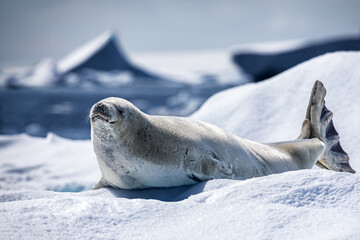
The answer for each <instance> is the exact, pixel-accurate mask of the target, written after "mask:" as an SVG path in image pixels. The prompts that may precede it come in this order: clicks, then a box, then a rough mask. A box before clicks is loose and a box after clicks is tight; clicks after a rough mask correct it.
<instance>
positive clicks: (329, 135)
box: [306, 81, 355, 173]
mask: <svg viewBox="0 0 360 240" xmlns="http://www.w3.org/2000/svg"><path fill="white" fill-rule="evenodd" d="M325 95H326V89H325V87H324V85H323V84H322V83H321V82H320V81H316V82H315V84H314V87H313V90H312V92H311V96H310V101H309V106H308V110H307V113H306V118H309V119H310V122H311V124H310V125H311V134H310V137H311V138H318V139H319V140H321V141H322V142H324V143H325V150H324V152H323V154H322V155H321V156H320V158H319V159H318V161H317V163H316V165H317V166H319V167H321V168H326V169H329V170H334V171H337V172H350V173H355V170H354V169H352V168H351V166H350V164H349V159H350V158H349V155H348V154H347V153H346V152H345V151H344V150H343V149H342V147H341V145H340V141H339V138H340V136H339V134H338V132H337V131H336V130H335V127H334V123H333V120H332V117H333V113H332V112H331V111H330V110H328V109H327V108H326V106H325V100H324V99H325Z"/></svg>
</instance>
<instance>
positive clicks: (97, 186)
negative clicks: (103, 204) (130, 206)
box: [92, 177, 110, 190]
mask: <svg viewBox="0 0 360 240" xmlns="http://www.w3.org/2000/svg"><path fill="white" fill-rule="evenodd" d="M103 187H110V185H109V184H108V183H107V182H106V181H105V179H104V178H103V177H101V178H100V180H99V182H98V183H97V184H96V185H95V186H94V187H93V189H92V190H96V189H100V188H103Z"/></svg>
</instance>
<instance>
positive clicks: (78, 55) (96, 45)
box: [57, 30, 114, 73]
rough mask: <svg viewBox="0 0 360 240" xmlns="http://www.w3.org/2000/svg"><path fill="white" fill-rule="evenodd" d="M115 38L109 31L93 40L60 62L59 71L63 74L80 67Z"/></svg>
mask: <svg viewBox="0 0 360 240" xmlns="http://www.w3.org/2000/svg"><path fill="white" fill-rule="evenodd" d="M113 37H114V33H112V32H111V31H110V30H108V31H106V32H104V33H103V34H101V35H99V36H98V37H96V38H95V39H93V40H91V41H90V42H88V43H86V44H84V45H83V46H81V47H79V48H78V49H76V50H75V51H73V52H71V53H70V54H69V55H68V56H66V57H64V58H63V59H61V60H60V61H59V62H58V65H57V68H58V71H59V72H61V73H66V72H68V71H69V70H70V69H72V68H73V67H74V66H77V65H79V64H80V63H82V62H83V61H85V60H86V59H88V58H89V57H91V55H92V54H94V52H96V51H97V50H98V49H100V48H101V47H102V46H104V45H106V43H108V42H109V41H110V40H111V39H112V38H113Z"/></svg>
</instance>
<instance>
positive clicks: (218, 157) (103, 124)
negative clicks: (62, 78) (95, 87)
mask: <svg viewBox="0 0 360 240" xmlns="http://www.w3.org/2000/svg"><path fill="white" fill-rule="evenodd" d="M90 117H91V121H92V129H91V138H92V142H93V146H94V151H95V154H96V156H97V160H98V163H99V166H100V170H101V172H102V179H101V180H100V182H99V183H98V185H97V186H96V187H95V188H99V187H103V186H107V185H110V186H112V187H118V188H123V189H136V188H151V187H173V186H181V185H189V184H194V183H196V182H199V181H204V180H209V179H214V178H229V179H247V178H252V177H258V176H265V175H268V174H272V173H280V172H285V171H290V170H298V169H304V168H311V167H312V166H313V165H314V163H315V162H316V161H317V159H318V158H319V157H320V155H321V154H322V153H323V151H324V146H325V145H324V143H323V142H322V141H320V140H319V139H316V138H313V139H298V140H295V141H290V142H283V143H273V144H261V143H256V142H253V141H249V140H246V139H243V138H240V137H238V136H235V135H233V134H231V133H229V132H226V131H224V130H222V129H220V128H218V127H216V126H214V125H211V124H208V123H205V122H201V121H197V120H193V119H190V118H182V117H168V116H152V115H148V114H145V113H143V112H141V111H140V110H139V109H138V108H136V107H135V106H134V105H132V104H131V103H130V102H128V101H126V100H124V99H121V98H107V99H104V100H102V101H100V102H98V103H96V104H95V105H94V106H93V107H92V109H91V112H90Z"/></svg>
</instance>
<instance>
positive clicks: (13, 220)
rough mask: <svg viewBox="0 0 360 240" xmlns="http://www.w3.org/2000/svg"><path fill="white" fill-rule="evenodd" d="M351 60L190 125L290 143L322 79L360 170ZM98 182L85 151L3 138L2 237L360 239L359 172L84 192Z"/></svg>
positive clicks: (331, 58)
mask: <svg viewBox="0 0 360 240" xmlns="http://www.w3.org/2000/svg"><path fill="white" fill-rule="evenodd" d="M359 62H360V53H359V52H348V53H333V54H328V55H325V56H321V57H318V58H315V59H312V60H310V61H308V62H305V63H303V64H301V65H299V66H297V67H294V68H293V69H290V70H288V71H287V72H285V73H283V74H281V75H279V76H276V77H274V78H272V79H270V80H267V81H265V82H261V83H257V84H248V85H245V86H241V87H237V88H233V89H229V90H225V91H223V92H220V93H218V94H216V95H215V96H213V97H212V98H211V99H209V100H208V101H207V102H206V103H205V104H204V106H203V107H202V108H201V109H200V110H199V111H198V112H197V113H195V114H194V115H193V117H194V118H197V119H202V120H206V121H208V122H212V123H214V124H216V125H219V126H220V127H223V128H225V129H228V130H229V131H232V132H234V133H236V134H238V135H239V136H241V137H245V138H250V139H253V140H258V141H265V142H269V141H280V140H287V139H293V138H295V137H296V136H297V135H298V134H299V132H300V126H301V123H302V120H303V118H304V115H305V110H306V106H307V102H308V97H309V94H310V91H311V87H312V84H313V82H314V81H315V80H316V79H320V80H322V81H323V82H324V84H325V86H326V88H327V89H328V95H327V98H326V99H327V106H328V108H329V109H330V110H332V111H333V112H334V122H335V126H336V128H337V130H338V132H339V133H340V136H341V143H342V145H343V147H344V149H345V150H346V151H347V152H349V154H350V157H351V164H352V165H353V167H354V169H355V170H357V171H360V160H359V150H358V142H359V137H358V136H356V134H357V133H358V129H359V124H360V123H359V122H360V121H359V120H360V112H359V111H360V110H358V108H357V106H358V104H359V98H358V92H359V90H360V82H359V79H360V68H359ZM99 177H100V171H99V169H98V166H97V162H96V159H95V155H94V153H93V151H92V146H91V142H90V141H74V140H68V139H64V138H60V137H57V136H55V135H53V134H50V135H48V137H47V138H34V137H29V136H27V135H15V136H0V188H1V189H0V213H1V217H0V239H11V238H13V239H121V238H126V239H280V238H281V239H354V240H355V239H360V184H359V183H360V176H359V174H358V173H357V174H349V173H337V172H333V171H327V170H319V169H311V170H302V171H294V172H287V173H282V174H276V175H270V176H266V177H260V178H253V179H249V180H244V181H235V180H212V181H208V182H203V183H199V184H197V185H193V186H183V187H178V188H170V189H147V190H120V189H112V188H106V189H99V190H95V191H88V190H89V189H90V188H91V186H92V185H93V184H95V183H96V182H97V180H98V178H99ZM83 190H85V191H83ZM57 191H61V192H57ZM79 191H81V192H79Z"/></svg>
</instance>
